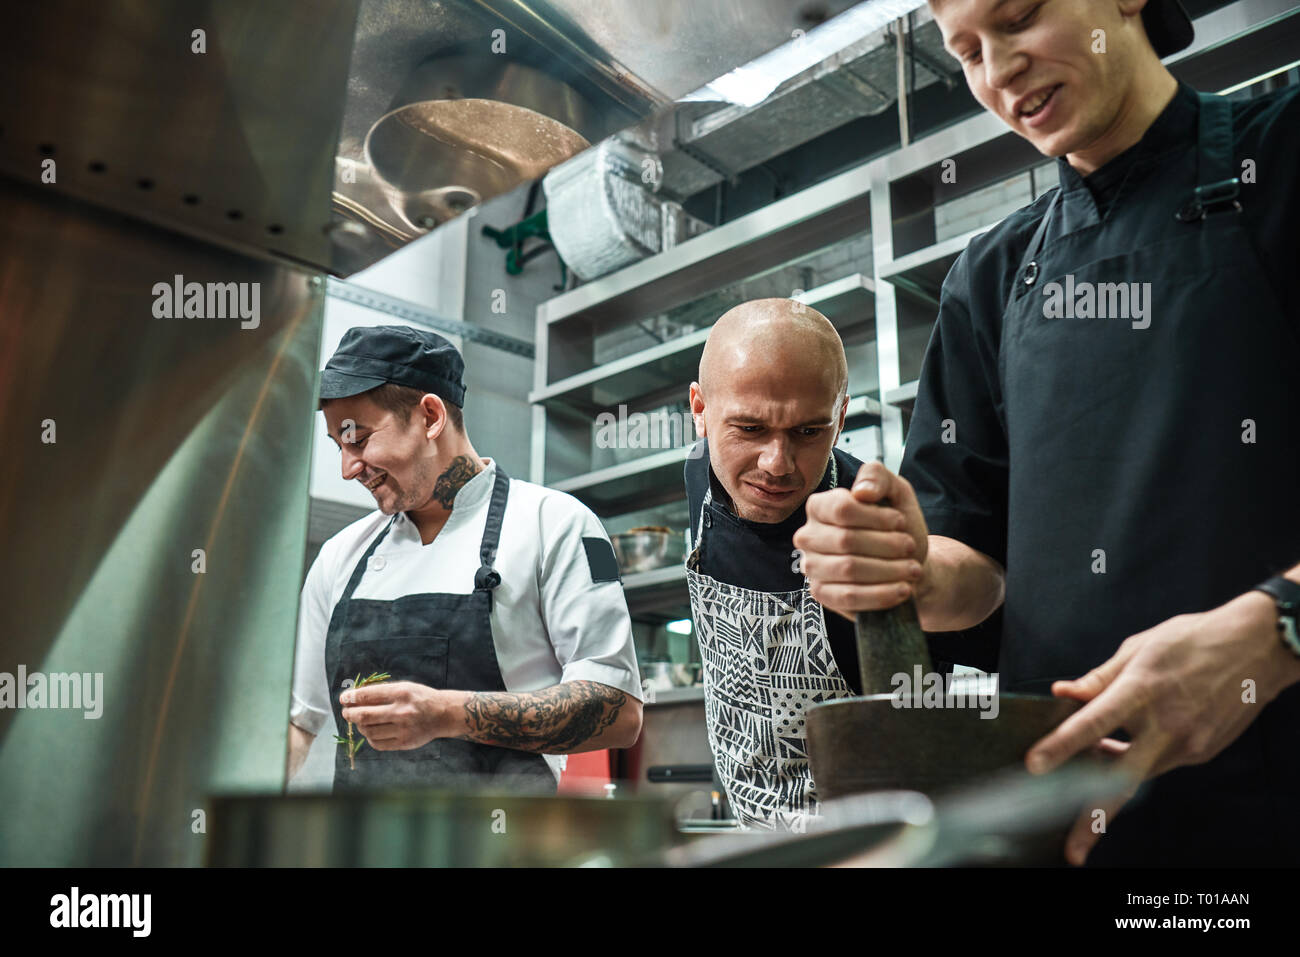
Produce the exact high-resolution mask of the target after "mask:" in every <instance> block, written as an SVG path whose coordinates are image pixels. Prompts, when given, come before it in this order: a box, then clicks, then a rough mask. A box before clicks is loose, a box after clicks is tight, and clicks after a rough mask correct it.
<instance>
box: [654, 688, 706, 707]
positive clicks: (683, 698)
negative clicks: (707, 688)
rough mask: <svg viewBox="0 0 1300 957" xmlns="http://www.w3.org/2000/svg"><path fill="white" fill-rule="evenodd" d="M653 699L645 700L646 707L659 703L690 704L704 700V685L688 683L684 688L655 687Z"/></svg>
mask: <svg viewBox="0 0 1300 957" xmlns="http://www.w3.org/2000/svg"><path fill="white" fill-rule="evenodd" d="M654 696H655V698H654V700H653V701H646V703H645V706H646V707H647V708H653V707H654V706H655V705H659V704H691V703H694V702H696V701H700V702H703V701H704V685H702V684H698V685H688V686H687V687H685V688H656V689H654Z"/></svg>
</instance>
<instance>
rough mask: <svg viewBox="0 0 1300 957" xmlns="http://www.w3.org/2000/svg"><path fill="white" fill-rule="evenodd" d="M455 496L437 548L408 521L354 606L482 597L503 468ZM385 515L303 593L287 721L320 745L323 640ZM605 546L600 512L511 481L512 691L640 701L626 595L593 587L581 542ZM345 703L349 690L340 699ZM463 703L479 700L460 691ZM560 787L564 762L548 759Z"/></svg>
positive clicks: (374, 560) (382, 547) (351, 535)
mask: <svg viewBox="0 0 1300 957" xmlns="http://www.w3.org/2000/svg"><path fill="white" fill-rule="evenodd" d="M483 461H484V463H485V464H486V465H487V467H486V468H485V469H483V471H481V472H479V474H477V475H475V476H474V477H473V478H472V479H470V480H469V481H468V482H466V483H465V485H463V486H462V487H461V488H460V490H459V491H458V492H457V493H456V498H455V499H454V501H453V502H452V510H451V515H450V516H448V518H447V523H446V524H445V525H444V526H443V527H442V530H441V531H439V532H438V535H437V536H436V537H435V538H434V540H433V541H432V542H430V543H429V544H428V545H425V544H423V543H422V542H421V541H420V532H419V529H417V528H416V526H415V523H414V522H412V521H411V520H410V518H408V517H407V515H406V513H405V512H403V513H400V514H399V515H398V517H397V520H396V522H394V523H393V527H392V529H391V530H390V531H389V533H388V535H387V536H385V538H384V540H383V541H382V542H381V543H380V544H379V547H378V548H377V549H376V550H375V554H374V555H372V556H371V557H370V560H369V562H368V563H367V567H366V571H365V574H363V575H362V577H361V581H360V582H359V583H358V584H357V588H356V591H355V592H353V597H354V598H370V599H377V600H381V601H393V600H395V599H397V598H401V597H402V596H404V595H411V594H419V593H427V592H441V593H448V594H458V595H467V594H469V593H470V592H472V591H473V590H474V574H475V572H477V571H478V568H479V565H480V564H481V563H480V560H479V546H480V545H481V543H482V541H483V528H484V526H485V525H486V524H487V513H488V505H489V502H490V500H491V497H492V485H493V483H494V482H495V480H496V464H495V463H494V462H493V461H492V460H491V459H487V458H484V459H483ZM390 518H391V516H389V515H385V514H383V513H382V512H380V511H379V510H378V509H376V510H375V511H374V512H372V513H371V514H369V515H366V516H365V517H363V518H360V519H358V520H357V521H355V522H353V523H352V524H351V525H349V526H348V527H347V528H345V529H343V530H342V531H341V532H339V533H338V534H337V535H335V536H334V537H333V538H331V539H329V541H327V542H326V543H325V544H324V545H323V546H322V547H321V550H320V554H319V555H317V556H316V561H315V562H313V563H312V566H311V570H310V571H309V572H308V573H307V580H306V582H305V583H304V584H303V588H302V597H301V601H300V605H299V611H298V644H297V650H296V654H295V660H294V678H293V702H292V708H291V710H290V713H289V718H290V720H291V721H292V722H293V723H294V724H296V725H297V726H298V727H300V728H302V729H304V730H306V731H309V732H311V733H312V734H319V733H320V731H321V729H322V728H323V727H325V726H326V724H329V723H332V722H333V720H334V716H333V711H332V710H331V707H330V691H331V689H330V688H329V687H328V681H327V679H326V675H325V633H326V631H327V630H328V628H329V622H330V616H331V614H332V613H333V611H334V606H335V605H336V604H338V601H339V599H340V598H341V597H342V596H343V591H344V589H345V588H346V587H347V583H348V579H349V578H350V577H351V575H352V571H353V569H354V568H356V565H357V562H358V561H359V560H360V559H361V556H362V554H363V553H364V552H365V550H366V548H367V547H369V545H370V543H371V542H372V541H373V540H374V538H375V536H376V535H378V534H379V531H380V529H382V528H383V526H384V524H385V523H386V522H388V521H389V520H390ZM584 537H585V538H600V539H603V540H605V541H608V540H609V538H608V536H607V535H606V534H605V529H604V527H603V526H602V525H601V524H600V520H599V519H597V518H596V516H595V515H594V514H592V512H591V510H590V509H588V508H587V507H586V506H585V505H583V504H582V503H581V502H579V501H578V500H577V499H576V498H574V497H573V496H571V495H568V494H567V493H565V492H557V491H555V490H554V489H549V488H545V487H543V486H540V485H534V484H532V483H531V482H524V481H520V480H519V479H515V478H511V479H510V488H509V496H508V497H507V499H506V509H505V517H504V520H503V522H502V526H501V540H500V543H499V545H498V547H497V557H496V563H495V565H494V567H495V568H496V570H497V572H498V574H500V576H501V584H499V585H498V586H497V587H496V589H495V590H494V591H493V593H492V596H493V597H492V612H491V622H492V643H493V645H494V646H495V648H496V655H497V663H498V665H499V667H500V669H501V677H502V679H503V680H504V682H505V686H506V690H507V691H537V690H539V689H541V688H548V687H550V686H551V685H555V684H559V683H560V682H563V681H582V680H586V681H598V682H600V683H601V684H605V685H609V686H610V687H611V688H618V689H619V690H620V691H624V692H626V693H627V694H629V695H631V696H632V697H633V698H636V699H637V700H638V701H639V700H641V694H642V692H641V680H640V675H639V672H638V670H637V664H636V651H635V649H634V646H633V644H632V622H631V619H630V618H629V616H628V611H627V603H626V601H625V600H624V597H623V586H622V584H621V583H620V582H618V581H604V582H594V581H593V580H592V578H593V575H592V570H591V567H590V565H589V564H588V559H587V552H586V549H585V548H584V546H583V544H582V539H583V538H584ZM333 690H334V691H335V692H336V693H337V691H338V690H340V689H333ZM455 690H459V691H475V690H481V689H475V688H459V689H455ZM545 757H546V759H547V762H548V763H549V764H550V766H551V770H552V772H554V773H555V774H556V775H557V777H558V775H559V771H560V769H561V768H562V767H563V766H564V762H563V756H562V755H545Z"/></svg>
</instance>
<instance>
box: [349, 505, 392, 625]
mask: <svg viewBox="0 0 1300 957" xmlns="http://www.w3.org/2000/svg"><path fill="white" fill-rule="evenodd" d="M395 521H397V516H396V515H394V516H393V517H392V518H390V519H389V520H388V524H387V525H385V526H384V527H383V528H382V529H381V530H380V532H379V534H378V535H376V536H375V540H374V541H373V542H371V543H370V547H369V548H367V549H366V552H365V554H364V555H362V556H361V561H359V562H357V567H356V568H354V569H352V577H351V578H349V579H348V587H347V588H345V589H343V597H341V598H340V599H339V604H342V603H343V602H345V601H350V600H351V598H352V593H353V592H354V591H356V590H357V586H358V585H359V584H361V576H362V575H364V574H365V573H366V562H368V561H370V556H371V555H373V554H374V553H375V549H376V548H378V547H379V543H380V542H382V541H383V540H384V536H386V535H387V534H388V530H389V529H390V528H392V527H393V522H395ZM336 607H337V606H336Z"/></svg>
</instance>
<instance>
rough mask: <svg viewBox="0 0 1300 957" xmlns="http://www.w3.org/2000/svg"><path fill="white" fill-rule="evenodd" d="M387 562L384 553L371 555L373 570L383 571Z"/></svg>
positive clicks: (371, 567) (371, 568)
mask: <svg viewBox="0 0 1300 957" xmlns="http://www.w3.org/2000/svg"><path fill="white" fill-rule="evenodd" d="M387 564H388V562H386V561H384V556H383V555H371V556H370V570H371V571H372V572H382V571H383V570H384V566H385V565H387Z"/></svg>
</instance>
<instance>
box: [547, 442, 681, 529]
mask: <svg viewBox="0 0 1300 957" xmlns="http://www.w3.org/2000/svg"><path fill="white" fill-rule="evenodd" d="M690 449H691V446H683V447H682V448H676V449H664V450H663V451H661V452H652V453H651V454H650V455H646V456H643V457H641V458H638V459H635V460H633V461H631V462H623V463H620V464H619V465H611V466H609V467H608V468H603V469H597V470H596V471H594V472H587V473H585V474H583V475H575V476H573V477H572V478H567V479H564V480H563V481H560V482H552V483H550V485H551V488H554V489H558V490H559V491H561V492H568V493H569V494H570V495H572V496H573V497H574V498H576V499H578V500H579V501H581V502H582V503H583V504H584V505H586V506H587V507H588V508H590V509H591V510H592V511H593V512H595V513H596V514H597V515H600V516H606V515H617V514H618V513H620V512H630V511H633V510H634V509H642V508H650V507H652V506H654V505H662V504H663V503H665V502H673V501H677V500H678V499H682V498H685V497H686V488H685V486H684V485H683V484H682V468H683V465H682V463H683V462H685V461H686V453H687V452H689V451H690Z"/></svg>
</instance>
